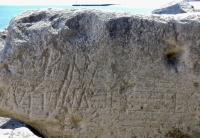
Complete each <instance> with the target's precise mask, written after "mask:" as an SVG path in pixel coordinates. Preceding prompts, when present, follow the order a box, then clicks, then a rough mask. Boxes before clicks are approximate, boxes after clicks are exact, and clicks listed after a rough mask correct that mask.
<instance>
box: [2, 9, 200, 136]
mask: <svg viewBox="0 0 200 138" xmlns="http://www.w3.org/2000/svg"><path fill="white" fill-rule="evenodd" d="M199 19H200V13H192V14H190V13H186V14H180V15H151V14H147V15H135V14H131V13H123V12H119V13H118V12H110V11H98V10H89V9H88V10H87V9H79V10H75V9H73V10H69V9H66V10H61V9H46V10H34V11H26V12H24V13H22V14H20V15H18V16H16V17H15V18H13V19H12V21H11V22H10V25H9V26H8V33H7V37H6V43H5V45H4V48H3V49H2V50H1V52H0V116H3V117H9V118H14V119H17V120H20V121H22V122H25V123H27V124H29V125H31V126H32V127H34V128H36V129H37V130H38V131H40V132H41V133H42V134H43V135H45V136H46V137H48V138H68V137H72V138H122V137H126V138H135V137H137V138H145V137H153V138H161V137H174V136H182V137H183V136H184V137H192V138H193V137H194V138H197V137H199V136H200V135H199V134H200V127H199V124H200V122H199V117H200V111H199V109H200V105H199V102H200V93H199V92H200V77H199V75H200V61H199V59H200V50H199V46H200V33H199V32H200V27H199V26H200V20H199Z"/></svg>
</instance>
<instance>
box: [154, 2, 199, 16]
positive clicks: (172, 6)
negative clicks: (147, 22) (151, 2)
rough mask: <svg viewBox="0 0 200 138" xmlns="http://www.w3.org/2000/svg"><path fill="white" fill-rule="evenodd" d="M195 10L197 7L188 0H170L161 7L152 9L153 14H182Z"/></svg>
mask: <svg viewBox="0 0 200 138" xmlns="http://www.w3.org/2000/svg"><path fill="white" fill-rule="evenodd" d="M188 12H195V9H194V7H193V6H192V5H190V4H189V3H188V2H187V1H186V0H182V1H173V2H170V3H168V4H166V5H164V6H163V7H161V8H160V9H156V10H154V11H152V13H153V14H180V13H188Z"/></svg>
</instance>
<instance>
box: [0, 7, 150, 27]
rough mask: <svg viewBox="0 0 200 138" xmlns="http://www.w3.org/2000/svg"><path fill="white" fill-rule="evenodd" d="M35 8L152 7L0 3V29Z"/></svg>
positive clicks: (130, 10)
mask: <svg viewBox="0 0 200 138" xmlns="http://www.w3.org/2000/svg"><path fill="white" fill-rule="evenodd" d="M37 8H68V9H72V8H94V9H108V10H115V11H126V12H132V13H140V14H144V13H150V12H151V11H152V10H153V9H150V8H149V9H147V8H131V7H123V6H90V7H88V6H87V7H84V6H1V5H0V29H5V28H6V27H7V26H8V24H9V22H10V20H11V19H12V18H13V17H14V16H16V15H17V14H19V13H21V12H23V11H25V10H30V9H37Z"/></svg>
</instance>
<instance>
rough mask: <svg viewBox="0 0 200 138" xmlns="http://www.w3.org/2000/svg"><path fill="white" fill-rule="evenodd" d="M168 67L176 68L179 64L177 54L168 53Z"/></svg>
mask: <svg viewBox="0 0 200 138" xmlns="http://www.w3.org/2000/svg"><path fill="white" fill-rule="evenodd" d="M166 60H167V65H168V66H169V67H175V66H176V65H177V64H178V59H177V56H176V53H174V52H172V53H167V54H166Z"/></svg>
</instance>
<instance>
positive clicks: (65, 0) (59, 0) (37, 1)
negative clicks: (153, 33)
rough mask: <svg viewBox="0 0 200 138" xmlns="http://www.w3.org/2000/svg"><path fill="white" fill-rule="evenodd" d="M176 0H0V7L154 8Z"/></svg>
mask: <svg viewBox="0 0 200 138" xmlns="http://www.w3.org/2000/svg"><path fill="white" fill-rule="evenodd" d="M171 1H174V0H100V2H98V1H97V0H96V2H95V1H94V0H48V1H46V0H0V5H62V6H63V5H72V4H76V3H77V4H89V3H90V4H97V3H101V4H122V5H125V6H129V7H134V8H135V7H138V8H148V7H149V8H154V7H160V6H163V5H164V4H166V3H169V2H171Z"/></svg>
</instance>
